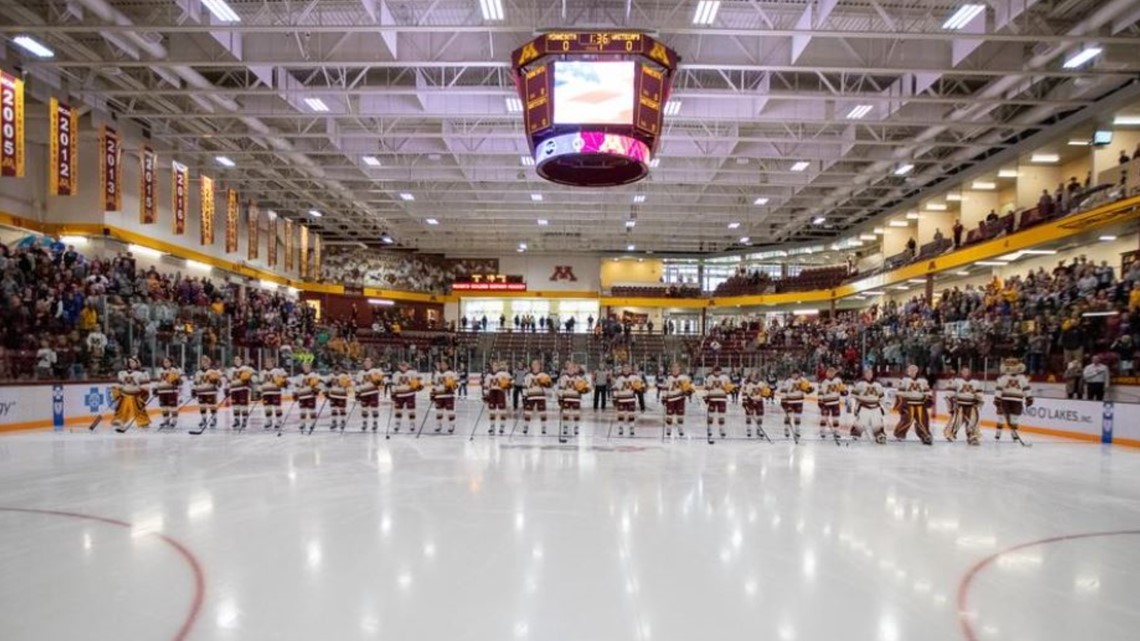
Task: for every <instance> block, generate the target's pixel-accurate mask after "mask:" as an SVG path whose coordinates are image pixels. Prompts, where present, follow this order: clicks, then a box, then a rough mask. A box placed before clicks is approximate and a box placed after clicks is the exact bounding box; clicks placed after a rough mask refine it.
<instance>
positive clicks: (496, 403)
mask: <svg viewBox="0 0 1140 641" xmlns="http://www.w3.org/2000/svg"><path fill="white" fill-rule="evenodd" d="M512 385H513V377H512V376H511V372H510V370H508V369H507V366H506V364H505V363H502V362H499V363H494V364H492V366H491V371H490V372H488V373H487V375H486V376H484V377H483V402H485V403H486V404H487V419H488V421H489V426H488V428H487V433H488V434H494V433H495V419H496V418H498V419H499V434H503V433H504V432H506V430H507V393H508V392H509V391H510V389H511V386H512Z"/></svg>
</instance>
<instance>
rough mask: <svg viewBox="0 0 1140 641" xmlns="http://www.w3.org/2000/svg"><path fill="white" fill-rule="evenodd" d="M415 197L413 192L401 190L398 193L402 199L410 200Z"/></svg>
mask: <svg viewBox="0 0 1140 641" xmlns="http://www.w3.org/2000/svg"><path fill="white" fill-rule="evenodd" d="M415 199H416V197H415V195H413V194H409V193H408V192H406V191H405V192H401V193H400V200H404V201H412V200H415Z"/></svg>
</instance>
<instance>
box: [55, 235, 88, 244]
mask: <svg viewBox="0 0 1140 641" xmlns="http://www.w3.org/2000/svg"><path fill="white" fill-rule="evenodd" d="M59 242H61V243H63V244H64V245H86V244H87V237H86V236H60V237H59Z"/></svg>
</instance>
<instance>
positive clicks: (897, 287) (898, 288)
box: [891, 285, 910, 292]
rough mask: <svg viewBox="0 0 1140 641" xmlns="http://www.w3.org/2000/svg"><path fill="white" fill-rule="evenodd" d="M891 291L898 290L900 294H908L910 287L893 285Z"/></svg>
mask: <svg viewBox="0 0 1140 641" xmlns="http://www.w3.org/2000/svg"><path fill="white" fill-rule="evenodd" d="M891 289H897V290H899V291H900V292H909V291H910V287H908V286H906V285H895V286H894V287H892V288H891Z"/></svg>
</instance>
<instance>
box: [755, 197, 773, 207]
mask: <svg viewBox="0 0 1140 641" xmlns="http://www.w3.org/2000/svg"><path fill="white" fill-rule="evenodd" d="M768 200H769V199H768V198H766V197H764V196H760V197H759V198H757V199H756V200H753V201H752V204H753V205H767V204H768Z"/></svg>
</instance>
